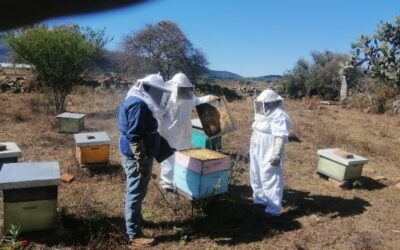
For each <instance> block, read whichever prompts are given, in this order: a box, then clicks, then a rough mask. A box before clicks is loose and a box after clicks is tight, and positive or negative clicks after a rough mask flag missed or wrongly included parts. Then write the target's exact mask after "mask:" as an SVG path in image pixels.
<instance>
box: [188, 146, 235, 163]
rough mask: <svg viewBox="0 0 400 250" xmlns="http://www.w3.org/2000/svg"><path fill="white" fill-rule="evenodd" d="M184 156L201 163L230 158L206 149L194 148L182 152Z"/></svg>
mask: <svg viewBox="0 0 400 250" xmlns="http://www.w3.org/2000/svg"><path fill="white" fill-rule="evenodd" d="M180 152H181V153H182V154H184V155H187V156H189V157H192V158H195V159H197V160H200V161H212V160H218V159H222V158H226V157H228V156H227V155H224V154H221V153H219V152H216V151H213V150H209V149H206V148H194V149H188V150H183V151H180Z"/></svg>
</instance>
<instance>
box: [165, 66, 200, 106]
mask: <svg viewBox="0 0 400 250" xmlns="http://www.w3.org/2000/svg"><path fill="white" fill-rule="evenodd" d="M165 85H166V87H167V88H168V89H169V90H170V91H171V99H170V103H171V102H172V103H177V102H179V101H181V100H192V98H193V91H194V85H193V84H192V83H191V82H190V80H189V78H187V76H186V75H185V74H183V73H181V72H180V73H178V74H175V75H174V76H173V77H172V79H171V80H169V81H168V82H166V83H165Z"/></svg>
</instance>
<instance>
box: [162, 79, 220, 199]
mask: <svg viewBox="0 0 400 250" xmlns="http://www.w3.org/2000/svg"><path fill="white" fill-rule="evenodd" d="M165 85H166V87H167V88H168V89H169V90H170V91H171V98H170V99H169V101H168V104H167V109H166V112H165V114H164V116H163V120H162V129H161V131H160V133H161V135H162V136H163V137H165V139H166V140H167V141H168V143H169V145H171V147H173V148H175V149H176V150H184V149H189V148H191V146H192V144H191V142H192V111H193V108H194V107H195V106H197V105H200V104H202V103H206V102H209V101H211V100H215V99H218V97H217V96H213V95H207V96H202V97H196V96H195V95H194V85H193V84H192V83H191V82H190V80H189V79H188V78H187V76H186V75H185V74H183V73H177V74H175V75H174V76H173V77H172V79H171V80H169V81H167V82H166V83H165ZM174 162H175V158H174V156H171V157H169V158H168V159H167V160H165V161H163V162H162V163H161V180H160V186H161V187H162V188H163V189H164V190H165V191H167V192H170V191H173V167H174Z"/></svg>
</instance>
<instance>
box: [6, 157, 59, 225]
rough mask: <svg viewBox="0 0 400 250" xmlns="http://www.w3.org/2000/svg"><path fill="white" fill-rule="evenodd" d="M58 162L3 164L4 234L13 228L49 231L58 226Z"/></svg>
mask: <svg viewBox="0 0 400 250" xmlns="http://www.w3.org/2000/svg"><path fill="white" fill-rule="evenodd" d="M60 182H61V179H60V167H59V164H58V162H25V163H9V164H4V165H3V168H2V171H1V172H0V189H1V190H2V192H3V205H4V210H3V211H4V215H3V218H4V232H8V231H9V230H10V228H11V225H15V226H18V227H20V231H21V232H32V231H40V230H48V229H52V228H55V227H56V225H57V190H58V188H57V187H58V185H60Z"/></svg>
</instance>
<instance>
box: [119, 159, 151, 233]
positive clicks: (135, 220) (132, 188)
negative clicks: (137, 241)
mask: <svg viewBox="0 0 400 250" xmlns="http://www.w3.org/2000/svg"><path fill="white" fill-rule="evenodd" d="M121 161H122V166H123V167H124V170H125V174H126V196H125V223H126V233H127V234H128V236H129V238H130V239H132V238H134V237H136V236H138V235H140V234H141V233H142V201H143V199H144V197H145V196H146V193H147V186H148V185H149V181H150V178H151V169H152V167H153V158H148V159H147V167H148V169H149V172H148V173H149V174H148V175H147V176H143V175H142V174H140V173H139V170H138V168H137V166H136V165H137V164H136V160H135V159H134V158H132V157H127V156H125V155H123V154H122V155H121Z"/></svg>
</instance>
